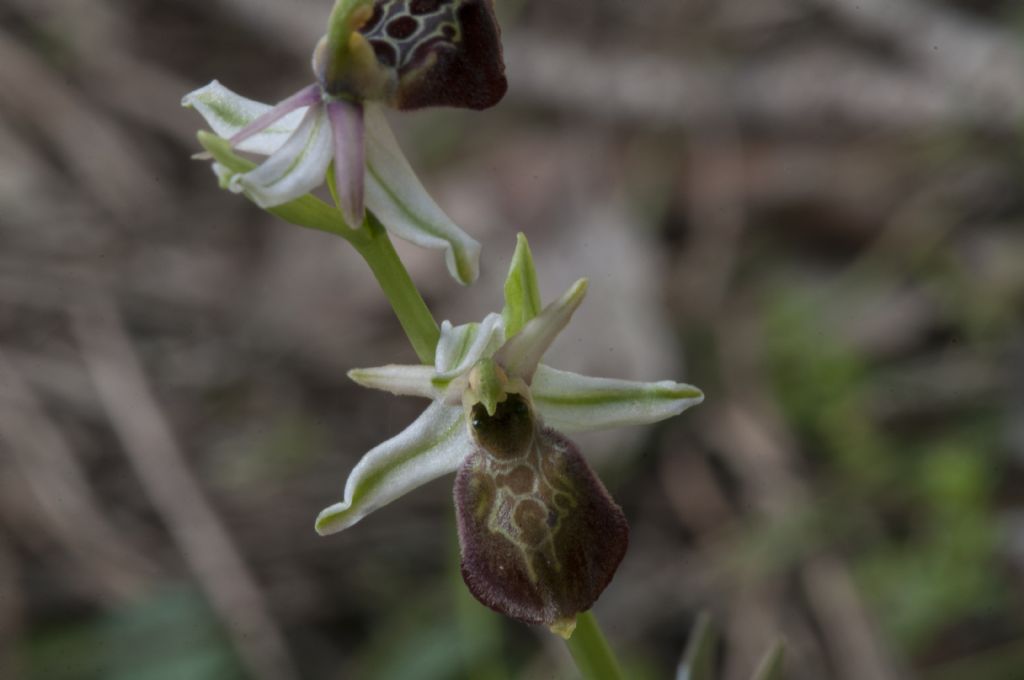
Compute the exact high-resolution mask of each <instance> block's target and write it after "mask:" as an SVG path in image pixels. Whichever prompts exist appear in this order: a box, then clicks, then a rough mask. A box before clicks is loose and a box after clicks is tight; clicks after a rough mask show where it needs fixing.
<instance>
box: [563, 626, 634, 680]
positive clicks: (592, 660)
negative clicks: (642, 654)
mask: <svg viewBox="0 0 1024 680" xmlns="http://www.w3.org/2000/svg"><path fill="white" fill-rule="evenodd" d="M565 644H566V645H567V646H568V647H569V652H570V653H571V654H572V658H573V660H574V661H575V662H576V667H577V668H578V669H579V671H580V674H581V675H582V676H583V678H584V680H622V678H623V677H624V676H623V675H622V670H621V669H620V668H619V662H618V660H616V658H615V653H614V652H612V648H611V647H609V646H608V641H607V640H606V639H605V637H604V633H602V632H601V627H600V626H599V625H598V624H597V619H596V618H595V617H594V614H593V612H583V613H582V614H580V615H579V616H577V617H576V630H575V631H574V632H573V634H572V637H571V638H569V639H568V640H566V643H565Z"/></svg>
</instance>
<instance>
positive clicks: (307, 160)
mask: <svg viewBox="0 0 1024 680" xmlns="http://www.w3.org/2000/svg"><path fill="white" fill-rule="evenodd" d="M333 155H334V146H333V144H332V143H331V128H330V124H329V122H328V120H327V113H326V112H325V111H324V108H323V107H322V106H315V107H311V108H310V109H309V110H308V111H307V112H306V115H305V117H304V118H303V119H302V123H300V124H299V127H298V128H297V129H296V130H295V132H294V133H293V134H292V136H291V137H289V138H288V141H287V142H285V143H284V145H283V146H281V148H279V149H278V150H277V151H275V152H274V154H273V155H272V156H270V158H268V159H267V160H266V161H264V162H263V164H262V165H260V166H259V167H257V168H256V169H255V170H251V171H250V172H247V173H245V174H241V175H236V176H235V177H233V178H232V179H231V185H230V189H231V190H232V191H236V192H240V191H244V192H245V193H246V194H247V195H248V196H249V197H250V198H251V199H252V200H253V201H254V202H255V203H256V204H257V205H258V206H260V207H261V208H272V207H274V206H277V205H281V204H282V203H287V202H288V201H291V200H294V199H296V198H299V197H300V196H304V195H306V194H307V193H309V192H310V191H312V190H313V189H315V188H316V187H318V186H320V184H322V183H323V181H324V175H325V174H326V173H327V166H328V165H330V163H331V156H333Z"/></svg>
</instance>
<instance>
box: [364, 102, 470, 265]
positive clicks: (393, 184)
mask: <svg viewBox="0 0 1024 680" xmlns="http://www.w3.org/2000/svg"><path fill="white" fill-rule="evenodd" d="M365 119H366V206H367V207H368V208H369V209H370V210H372V211H373V213H374V214H375V215H376V216H377V217H378V218H380V221H381V223H382V224H384V226H385V227H387V229H388V231H390V232H391V233H392V234H394V235H395V236H397V237H399V238H401V239H404V240H406V241H409V242H410V243H415V244H416V245H418V246H422V247H424V248H434V249H438V250H444V251H445V264H447V266H448V271H449V272H450V273H451V275H452V276H453V277H454V278H455V280H456V281H458V282H459V283H462V284H470V283H472V282H473V281H475V280H476V277H477V274H478V273H479V271H480V262H479V261H480V244H479V243H477V242H476V241H475V240H474V239H473V238H472V237H470V236H469V234H467V233H466V232H464V231H463V230H462V229H460V228H459V226H458V225H456V224H455V223H454V222H453V221H452V220H451V218H450V217H448V215H446V214H445V213H444V211H443V210H441V208H440V207H438V205H437V203H435V202H434V199H432V198H431V197H430V195H429V194H428V193H427V191H426V189H424V188H423V185H422V184H421V183H420V181H419V179H418V178H417V177H416V173H414V172H413V170H412V167H411V166H410V165H409V161H408V160H406V158H405V155H404V154H403V153H402V150H401V149H400V148H399V146H398V142H397V140H395V136H394V134H393V133H392V132H391V128H390V127H389V126H388V123H387V120H386V119H385V118H384V113H383V111H382V110H381V107H380V105H379V104H371V103H367V104H366V106H365Z"/></svg>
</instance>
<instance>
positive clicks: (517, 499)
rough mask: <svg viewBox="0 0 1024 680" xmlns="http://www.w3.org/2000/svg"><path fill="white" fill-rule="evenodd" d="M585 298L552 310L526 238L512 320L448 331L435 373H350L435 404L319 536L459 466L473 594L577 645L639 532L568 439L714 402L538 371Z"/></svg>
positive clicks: (355, 482) (673, 389)
mask: <svg viewBox="0 0 1024 680" xmlns="http://www.w3.org/2000/svg"><path fill="white" fill-rule="evenodd" d="M585 292H586V281H585V280H580V281H578V282H577V283H576V284H574V285H573V286H572V287H571V288H570V289H569V290H568V291H567V292H566V293H565V294H564V295H563V296H562V297H561V298H560V299H558V300H557V301H555V302H554V303H552V304H550V305H549V306H547V307H546V308H544V309H541V308H540V298H539V294H538V291H537V282H536V275H535V273H534V270H533V263H532V259H531V256H530V252H529V248H528V246H527V244H526V241H525V239H524V238H523V237H522V236H520V240H519V244H518V246H517V248H516V254H515V256H514V257H513V262H512V267H511V270H510V272H509V276H508V279H507V280H506V283H505V309H504V310H503V312H502V314H501V315H499V314H490V315H488V316H487V317H486V318H485V319H484V320H483V321H482V322H480V323H470V324H465V325H462V326H457V327H453V326H452V325H451V324H450V323H448V322H445V323H444V324H443V326H442V331H441V340H440V342H439V343H438V346H437V354H436V360H435V365H434V366H423V365H421V366H395V365H392V366H384V367H381V368H371V369H361V370H354V371H352V372H350V373H349V376H350V377H351V378H352V379H353V380H355V381H356V382H358V383H359V384H361V385H364V386H367V387H373V388H377V389H384V390H388V391H390V392H393V393H395V394H402V395H415V396H420V397H427V398H429V399H432V400H433V403H432V404H431V405H430V406H428V407H427V409H426V411H424V412H423V414H422V415H421V416H420V417H419V418H418V419H416V421H414V422H413V423H412V424H411V425H410V426H409V427H408V428H406V429H405V430H404V431H403V432H401V433H400V434H398V435H397V436H395V437H393V438H392V439H389V440H388V441H386V442H384V443H383V444H380V445H379V446H377V447H376V448H374V449H372V450H371V451H370V452H369V453H367V454H366V455H365V456H364V457H363V459H362V460H361V461H359V463H358V465H356V467H355V469H354V470H353V471H352V474H351V475H350V476H349V478H348V482H347V483H346V485H345V496H344V500H343V501H342V502H340V503H336V504H334V505H332V506H330V507H328V508H326V509H325V510H324V511H323V512H321V513H320V516H319V517H318V518H317V521H316V530H317V531H318V532H319V533H321V534H329V533H333V532H336V531H341V530H342V529H345V528H348V527H350V526H352V525H353V524H355V523H356V522H358V521H359V520H360V519H362V518H363V517H365V516H366V515H367V514H368V513H370V512H372V511H373V510H375V509H377V508H379V507H381V506H383V505H385V504H387V503H390V502H391V501H393V500H394V499H396V498H398V497H399V496H401V495H403V494H405V493H408V492H409V491H411V490H412V489H414V488H416V487H418V486H420V485H421V484H424V483H426V482H428V481H430V480H432V479H434V478H436V477H439V476H441V475H444V474H446V473H449V472H453V471H456V470H458V475H457V477H456V481H455V503H456V514H457V517H458V525H459V542H460V546H461V552H462V573H463V578H464V579H465V581H466V584H467V585H468V586H469V589H470V591H471V592H472V593H473V594H474V595H475V596H476V597H477V599H479V600H480V601H481V602H483V603H484V604H486V605H487V606H489V607H491V608H493V609H495V610H497V611H500V612H502V613H504V614H507V615H508V616H511V617H513V618H516V619H519V620H521V621H526V622H529V623H544V624H546V625H548V626H549V627H551V629H552V630H553V631H555V632H557V633H560V634H562V635H565V636H566V637H568V635H569V634H571V632H572V629H573V626H574V625H575V618H576V615H577V614H578V613H580V612H583V611H586V610H587V609H589V608H590V607H591V605H592V604H593V603H594V601H595V600H596V599H597V597H598V596H599V595H600V593H601V591H602V590H604V588H605V586H606V585H607V584H608V582H609V581H610V580H611V577H612V575H613V573H614V572H615V569H616V568H617V566H618V564H619V561H620V560H621V559H622V556H623V554H624V553H625V549H626V544H627V540H628V528H627V525H626V521H625V518H624V516H623V514H622V511H621V510H620V509H619V507H618V506H617V505H615V503H614V501H612V500H611V497H610V496H609V495H608V492H607V491H606V490H605V489H604V487H603V486H602V485H601V482H600V481H599V480H598V479H597V477H596V476H595V475H594V473H593V472H592V471H591V470H590V468H589V466H588V465H587V463H586V461H585V460H584V459H583V457H582V456H581V455H580V454H579V452H578V450H577V449H576V447H575V445H574V444H573V443H572V442H571V441H569V440H568V439H567V438H566V437H565V436H564V435H563V434H561V432H574V431H582V430H592V429H599V428H605V427H615V426H620V425H632V424H643V423H652V422H655V421H658V420H662V419H664V418H668V417H670V416H673V415H677V414H678V413H681V412H682V411H683V410H685V409H686V408H688V407H690V406H693V405H695V404H698V403H700V402H701V401H702V400H703V398H704V397H703V394H702V393H701V391H700V390H698V389H697V388H695V387H692V386H690V385H685V384H682V383H677V382H672V381H662V382H655V383H641V382H632V381H627V380H612V379H606V378H591V377H586V376H582V375H578V374H575V373H569V372H566V371H559V370H555V369H553V368H548V367H547V366H545V365H543V364H540V363H539V362H540V359H541V357H542V356H543V354H544V353H545V351H546V350H547V348H548V347H549V346H550V345H551V343H552V342H553V341H554V339H555V338H556V337H557V335H558V334H559V333H560V332H561V330H562V329H563V328H565V326H566V324H568V322H569V320H570V318H571V317H572V315H573V313H574V312H575V310H576V308H577V307H578V306H579V305H580V303H581V302H582V301H583V296H584V294H585Z"/></svg>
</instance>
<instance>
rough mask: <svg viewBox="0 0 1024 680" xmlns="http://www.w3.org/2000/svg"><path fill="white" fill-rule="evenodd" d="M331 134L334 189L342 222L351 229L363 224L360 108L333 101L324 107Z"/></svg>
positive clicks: (363, 163) (363, 147)
mask: <svg viewBox="0 0 1024 680" xmlns="http://www.w3.org/2000/svg"><path fill="white" fill-rule="evenodd" d="M327 117H328V118H329V119H330V121H331V130H332V131H333V132H334V189H335V194H336V195H337V197H338V203H340V204H341V212H342V214H343V215H344V216H345V222H346V223H348V226H349V227H351V228H352V229H358V228H359V227H360V226H362V224H363V214H364V206H363V193H364V191H363V187H364V184H365V177H366V141H365V137H366V135H365V125H364V123H363V105H362V104H360V103H359V102H350V101H347V100H344V99H336V100H333V101H331V102H328V104H327Z"/></svg>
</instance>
